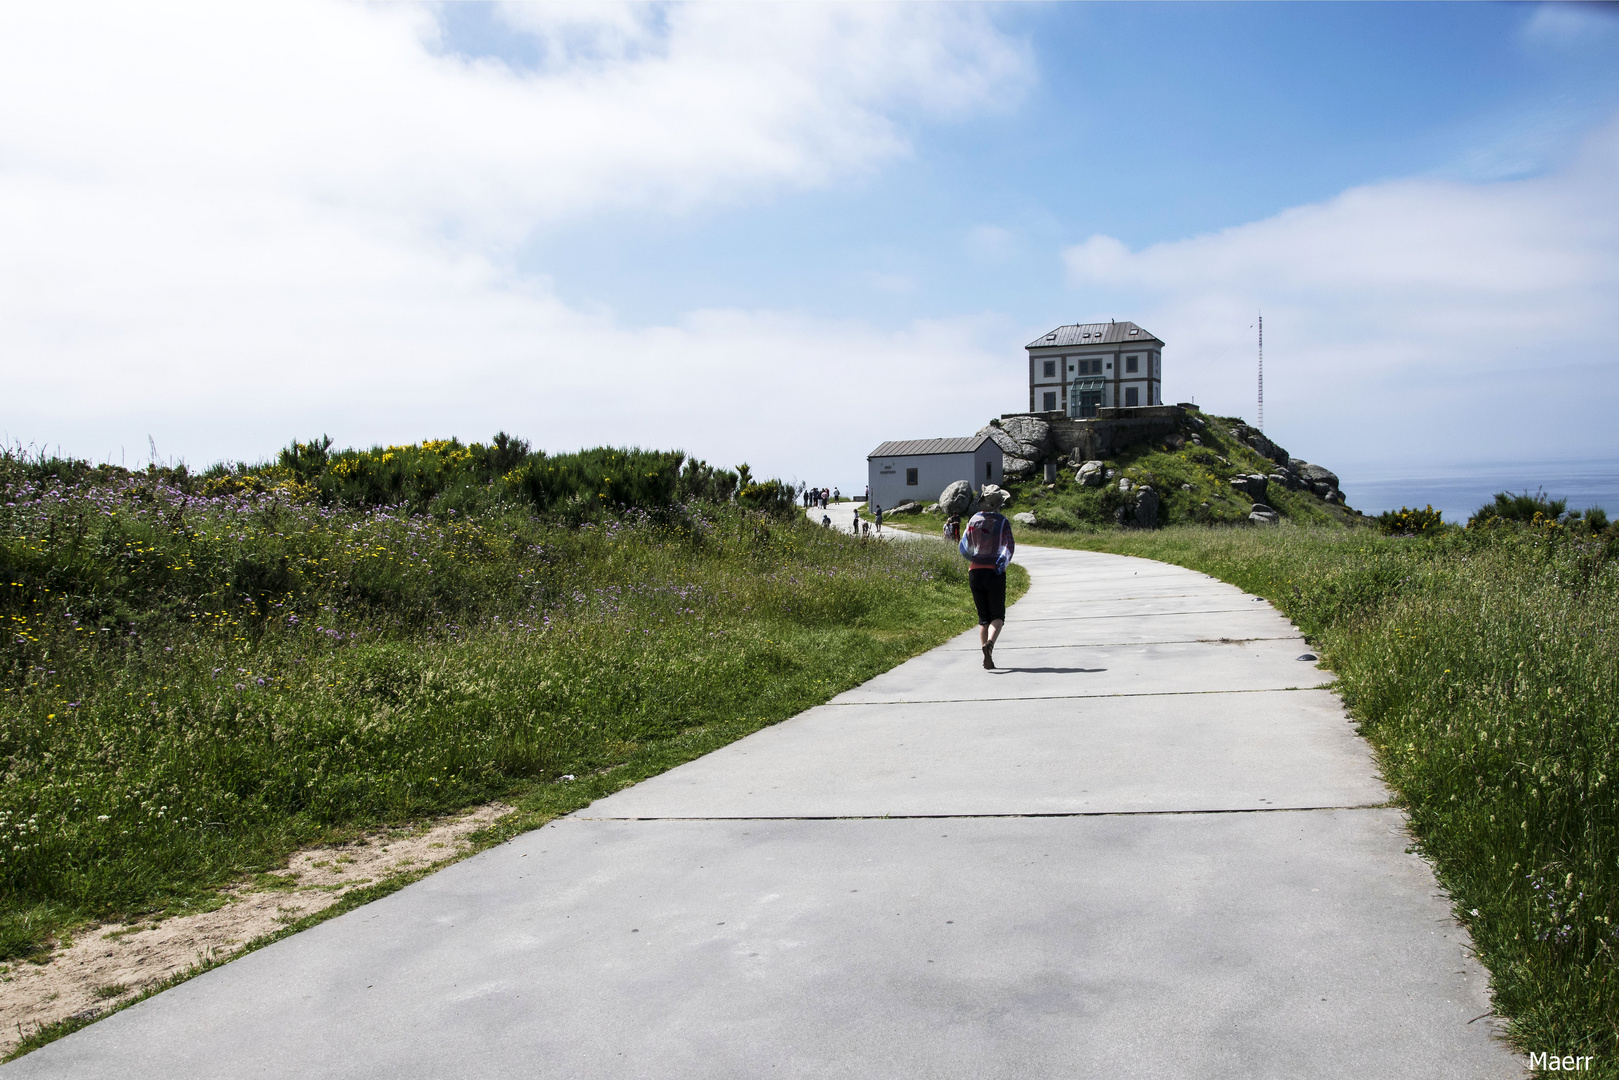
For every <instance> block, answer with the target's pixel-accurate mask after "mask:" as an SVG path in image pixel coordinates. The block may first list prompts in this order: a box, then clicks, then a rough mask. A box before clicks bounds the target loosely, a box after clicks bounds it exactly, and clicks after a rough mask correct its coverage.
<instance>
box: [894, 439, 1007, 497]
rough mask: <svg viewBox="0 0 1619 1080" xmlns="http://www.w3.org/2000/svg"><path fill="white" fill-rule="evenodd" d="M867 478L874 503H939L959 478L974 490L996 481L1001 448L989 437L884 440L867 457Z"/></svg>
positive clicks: (999, 477) (999, 469)
mask: <svg viewBox="0 0 1619 1080" xmlns="http://www.w3.org/2000/svg"><path fill="white" fill-rule="evenodd" d="M866 477H867V482H868V483H869V484H870V485H871V505H872V506H881V507H882V508H883V509H885V510H886V509H888V508H889V507H892V506H898V505H899V504H900V503H905V502H919V503H924V504H926V503H931V502H937V501H938V500H939V495H940V494H941V493H942V492H943V491H944V489H945V488H947V487H949V486H950V485H951V484H953V483H955V482H956V481H957V480H965V481H967V483H969V484H971V485H972V486H973V488H974V489H978V488H982V487H983V486H984V485H985V484H999V483H1000V482H1001V448H1000V447H998V446H996V445H995V443H994V442H993V441H992V440H991V439H990V437H989V436H988V435H972V436H969V437H968V438H965V439H909V440H901V441H899V442H885V443H883V444H882V445H881V446H879V447H878V448H877V449H875V450H873V451H872V452H871V453H869V454H867V455H866Z"/></svg>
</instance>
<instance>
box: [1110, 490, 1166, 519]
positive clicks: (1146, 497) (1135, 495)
mask: <svg viewBox="0 0 1619 1080" xmlns="http://www.w3.org/2000/svg"><path fill="white" fill-rule="evenodd" d="M1119 491H1120V492H1121V493H1122V494H1123V495H1124V496H1125V499H1124V502H1123V503H1122V504H1121V505H1120V506H1119V508H1118V509H1117V510H1115V511H1114V512H1113V520H1114V521H1116V522H1118V523H1119V524H1120V525H1131V526H1134V527H1135V528H1138V529H1156V528H1157V527H1158V506H1159V502H1160V500H1159V498H1158V493H1157V492H1156V491H1154V490H1153V489H1152V488H1151V487H1149V486H1148V485H1146V484H1141V485H1136V484H1131V483H1130V481H1129V480H1128V479H1122V480H1120V481H1119Z"/></svg>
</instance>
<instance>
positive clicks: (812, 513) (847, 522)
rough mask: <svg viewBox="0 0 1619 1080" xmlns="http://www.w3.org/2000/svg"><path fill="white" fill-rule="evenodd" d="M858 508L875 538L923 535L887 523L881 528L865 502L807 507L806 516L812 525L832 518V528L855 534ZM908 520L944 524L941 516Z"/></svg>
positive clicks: (886, 538)
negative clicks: (823, 507) (822, 507)
mask: <svg viewBox="0 0 1619 1080" xmlns="http://www.w3.org/2000/svg"><path fill="white" fill-rule="evenodd" d="M857 508H858V509H859V511H860V520H861V521H862V522H863V523H865V524H869V525H870V526H871V536H872V537H874V538H881V539H883V540H916V539H919V538H920V537H921V536H922V535H923V534H922V533H914V532H907V531H906V530H904V529H895V528H892V527H891V526H889V525H887V524H885V525H884V526H883V527H882V528H881V529H879V528H877V519H876V518H874V517H872V516H871V511H870V510H869V509H868V508H867V507H866V504H865V503H863V502H862V503H852V502H844V503H832V504H831V505H830V506H828V507H827V508H826V509H825V510H822V509H820V508H819V507H805V509H804V516H805V517H807V518H809V520H810V524H812V525H820V524H821V523H822V522H821V519H822V518H823V517H827V518H831V519H832V528H834V529H836V530H838V532H841V533H849V534H850V535H853V534H854V511H855V510H856V509H857ZM906 520H907V521H908V522H911V523H913V524H914V523H915V522H917V521H919V520H920V521H922V522H924V523H925V522H928V521H932V522H934V527H935V528H940V527H942V525H943V524H944V519H943V518H940V517H920V516H907V518H906Z"/></svg>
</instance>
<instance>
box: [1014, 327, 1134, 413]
mask: <svg viewBox="0 0 1619 1080" xmlns="http://www.w3.org/2000/svg"><path fill="white" fill-rule="evenodd" d="M1131 356H1134V357H1136V358H1137V362H1136V370H1135V371H1134V372H1130V371H1126V370H1125V368H1126V366H1127V364H1128V358H1129V357H1131ZM1081 360H1084V361H1092V360H1100V361H1101V362H1102V373H1101V378H1102V379H1103V380H1104V382H1105V383H1106V386H1105V389H1104V393H1103V396H1102V407H1103V408H1117V407H1120V406H1123V405H1124V403H1125V400H1126V394H1125V391H1126V389H1127V388H1129V387H1131V386H1134V387H1135V388H1136V399H1137V403H1138V405H1141V406H1145V405H1161V404H1163V397H1164V383H1163V353H1162V351H1161V347H1160V346H1158V345H1156V344H1153V345H1152V346H1151V347H1147V345H1146V344H1145V343H1143V344H1142V345H1138V346H1136V347H1133V348H1132V347H1127V346H1125V345H1122V344H1114V345H1109V346H1107V347H1106V349H1098V348H1096V347H1095V346H1088V347H1087V346H1083V345H1066V346H1061V347H1056V346H1054V347H1052V348H1049V349H1030V350H1029V411H1030V412H1047V411H1049V410H1048V409H1047V408H1046V404H1045V397H1046V395H1047V394H1052V395H1054V397H1053V399H1052V400H1053V407H1054V408H1056V409H1060V410H1062V411H1063V412H1067V411H1068V388H1069V387H1070V386H1072V385H1073V382H1074V379H1075V378H1078V377H1081V376H1080V375H1079V362H1080V361H1081ZM1048 361H1049V362H1051V363H1052V364H1053V369H1052V370H1053V374H1051V375H1047V374H1046V373H1045V365H1046V363H1047V362H1048ZM1085 377H1089V378H1095V377H1096V376H1095V375H1094V374H1091V375H1089V376H1085Z"/></svg>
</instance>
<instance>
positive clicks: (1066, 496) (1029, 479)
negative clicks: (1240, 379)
mask: <svg viewBox="0 0 1619 1080" xmlns="http://www.w3.org/2000/svg"><path fill="white" fill-rule="evenodd" d="M1047 426H1048V425H1045V424H1044V423H1043V422H1042V421H1039V420H1035V419H1033V418H1026V417H1012V418H1009V419H1007V420H1004V421H995V422H992V424H991V425H990V427H988V428H985V429H984V430H985V431H986V433H988V434H990V435H991V437H992V438H995V440H996V442H997V443H999V444H1000V445H1001V447H1002V449H1003V451H1006V454H1005V457H1004V459H1003V461H1004V463H1005V473H1006V476H1007V480H1006V487H1007V488H1008V489H1009V490H1010V491H1011V492H1012V493H1013V502H1012V506H1011V511H1012V512H1014V513H1020V514H1026V513H1032V514H1033V515H1034V520H1035V524H1036V527H1038V528H1042V529H1053V530H1065V529H1095V528H1100V527H1111V526H1115V525H1131V526H1137V527H1148V528H1152V527H1157V526H1162V525H1181V524H1204V525H1234V524H1239V523H1242V522H1246V521H1250V520H1264V519H1265V517H1266V514H1265V511H1266V510H1267V509H1268V510H1270V511H1273V512H1274V514H1275V515H1276V519H1277V520H1287V521H1290V522H1293V523H1295V524H1300V525H1331V526H1355V525H1360V524H1363V523H1364V522H1365V519H1364V518H1363V517H1362V516H1361V515H1360V514H1358V513H1356V512H1355V511H1354V510H1352V509H1351V508H1349V507H1348V506H1346V505H1345V504H1344V498H1343V493H1342V492H1341V491H1339V490H1338V478H1337V476H1335V475H1334V474H1333V473H1332V472H1331V471H1330V470H1328V469H1325V468H1323V467H1321V466H1319V465H1312V464H1310V463H1307V462H1305V461H1303V460H1301V459H1298V458H1294V457H1292V456H1291V455H1290V454H1288V453H1287V451H1286V450H1284V449H1282V448H1281V447H1279V446H1277V445H1276V444H1275V443H1273V442H1271V441H1270V440H1269V439H1267V438H1266V437H1265V436H1264V435H1263V434H1262V433H1261V432H1259V431H1258V430H1256V429H1254V428H1252V427H1250V426H1248V425H1247V424H1245V423H1244V422H1243V421H1242V420H1241V419H1240V418H1237V417H1226V416H1211V415H1206V414H1204V413H1202V412H1201V411H1199V410H1197V409H1196V408H1186V409H1184V410H1183V411H1182V413H1181V415H1180V416H1179V417H1178V418H1177V419H1176V420H1175V421H1174V423H1173V429H1172V430H1166V431H1164V432H1162V433H1159V434H1155V435H1154V436H1153V437H1152V438H1150V439H1148V440H1146V441H1141V442H1136V443H1134V444H1132V445H1128V446H1124V447H1122V448H1118V449H1116V450H1114V451H1112V452H1111V453H1109V454H1108V455H1107V456H1105V457H1102V458H1099V459H1091V460H1089V461H1087V460H1082V455H1080V454H1077V453H1075V452H1069V453H1066V454H1065V453H1062V452H1061V451H1060V450H1059V449H1058V448H1057V447H1055V446H1053V445H1051V441H1050V436H1049V434H1047V435H1045V437H1044V439H1042V432H1041V428H1044V427H1047ZM1045 461H1057V462H1059V463H1060V464H1059V468H1058V470H1057V481H1056V483H1055V484H1047V483H1046V482H1045V480H1044V477H1043V469H1042V468H1041V465H1042V464H1043V463H1044V462H1045ZM1143 489H1150V493H1148V492H1147V491H1144V490H1143ZM1256 504H1257V506H1258V507H1259V514H1260V517H1259V518H1258V519H1255V518H1252V517H1251V515H1253V514H1254V512H1255V509H1256ZM1023 523H1024V524H1028V522H1027V520H1025V521H1024V522H1023Z"/></svg>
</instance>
